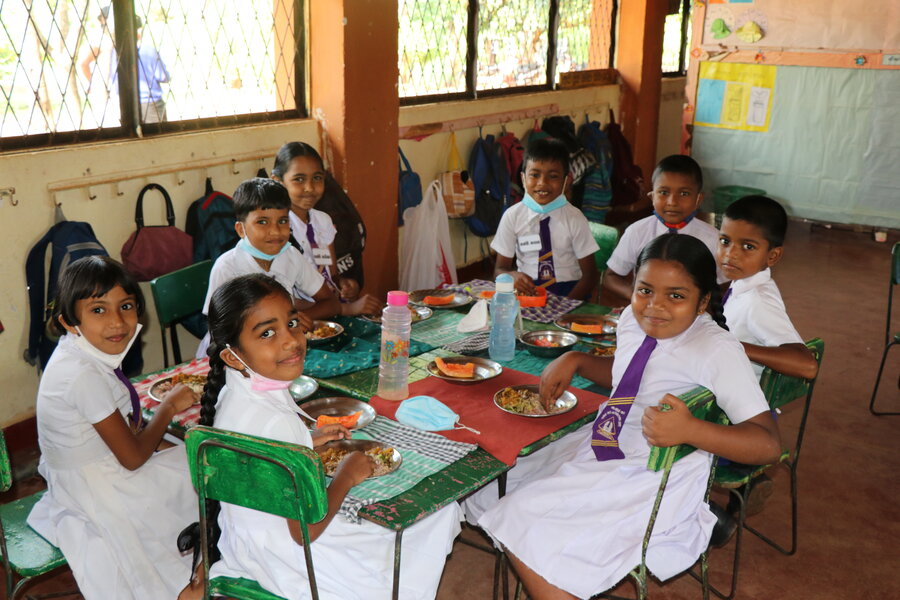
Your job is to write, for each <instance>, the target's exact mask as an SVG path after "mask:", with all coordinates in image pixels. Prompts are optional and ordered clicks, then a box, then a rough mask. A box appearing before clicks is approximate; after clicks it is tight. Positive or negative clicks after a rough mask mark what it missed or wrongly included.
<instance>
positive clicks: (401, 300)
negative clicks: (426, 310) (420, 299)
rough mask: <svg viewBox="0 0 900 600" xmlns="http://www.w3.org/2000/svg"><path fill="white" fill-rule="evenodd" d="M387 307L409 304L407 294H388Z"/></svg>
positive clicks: (397, 292)
mask: <svg viewBox="0 0 900 600" xmlns="http://www.w3.org/2000/svg"><path fill="white" fill-rule="evenodd" d="M387 303H388V306H406V305H407V304H409V294H407V293H406V292H401V291H394V292H388V295H387Z"/></svg>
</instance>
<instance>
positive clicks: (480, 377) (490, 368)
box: [425, 356, 503, 385]
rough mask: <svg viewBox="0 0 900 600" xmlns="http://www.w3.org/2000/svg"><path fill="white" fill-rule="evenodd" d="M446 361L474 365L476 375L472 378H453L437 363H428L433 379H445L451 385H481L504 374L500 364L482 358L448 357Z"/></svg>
mask: <svg viewBox="0 0 900 600" xmlns="http://www.w3.org/2000/svg"><path fill="white" fill-rule="evenodd" d="M444 361H445V362H448V363H456V364H460V363H462V364H464V363H474V364H475V373H474V375H473V376H472V377H451V376H449V375H446V374H444V373H443V372H442V371H441V370H440V369H439V368H438V366H437V363H436V362H435V361H431V362H430V363H428V364H427V365H426V366H425V370H426V371H427V372H428V374H429V375H431V376H432V377H437V378H438V379H443V380H444V381H449V382H450V383H458V384H462V385H468V384H472V383H481V382H482V381H487V380H488V379H493V378H494V377H496V376H497V375H499V374H500V373H502V372H503V367H502V366H501V365H500V363H497V362H494V361H492V360H490V359H487V358H480V357H478V356H447V357H444Z"/></svg>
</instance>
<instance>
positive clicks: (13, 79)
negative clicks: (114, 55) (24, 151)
mask: <svg viewBox="0 0 900 600" xmlns="http://www.w3.org/2000/svg"><path fill="white" fill-rule="evenodd" d="M101 2H102V6H104V7H105V6H106V5H107V4H108V2H109V0H101V1H97V0H94V1H90V2H84V1H83V2H77V3H76V2H22V1H11V0H7V1H2V2H0V97H2V102H0V137H15V136H24V135H33V134H44V133H54V132H65V131H78V130H85V129H96V128H98V127H118V126H119V102H118V95H117V94H115V92H114V90H113V91H112V92H111V89H110V88H111V87H112V74H113V73H114V72H115V64H114V63H111V62H110V60H109V49H111V48H112V45H113V42H112V39H113V38H112V32H111V27H112V24H111V20H110V22H109V23H107V20H106V19H105V18H104V17H103V15H102V14H101ZM95 54H96V55H97V56H96V60H95V58H94V55H95ZM103 56H106V60H105V61H103V60H101V59H102V57H103Z"/></svg>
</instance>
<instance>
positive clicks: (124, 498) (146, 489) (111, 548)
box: [28, 334, 197, 600]
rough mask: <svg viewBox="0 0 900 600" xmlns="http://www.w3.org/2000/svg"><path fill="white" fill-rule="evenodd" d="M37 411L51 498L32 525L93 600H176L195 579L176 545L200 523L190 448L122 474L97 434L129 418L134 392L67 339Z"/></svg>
mask: <svg viewBox="0 0 900 600" xmlns="http://www.w3.org/2000/svg"><path fill="white" fill-rule="evenodd" d="M36 410H37V423H38V442H39V444H40V448H41V461H40V465H39V469H38V470H39V471H40V473H41V475H42V476H43V477H44V479H46V480H47V493H46V494H44V496H43V497H42V498H41V499H40V501H38V503H37V504H36V505H35V506H34V508H33V509H32V511H31V514H29V516H28V524H29V525H30V526H31V527H32V528H33V529H34V530H35V531H37V532H38V533H40V534H41V535H42V536H43V537H44V538H46V539H47V540H48V541H50V543H52V544H54V545H56V546H58V547H59V548H60V549H61V550H62V552H63V554H64V555H65V557H66V561H67V562H68V563H69V566H70V567H71V569H72V573H73V574H74V576H75V581H76V582H77V584H78V588H79V590H80V591H81V593H82V595H84V597H85V598H87V599H88V600H93V599H100V598H116V599H117V600H118V599H122V600H144V599H146V598H175V597H176V596H177V595H178V593H179V591H180V590H181V588H183V587H184V586H185V584H186V582H187V581H188V579H189V578H190V575H191V556H190V555H187V556H181V554H180V553H179V552H178V549H177V548H176V546H175V540H176V539H177V537H178V533H179V532H180V531H181V530H182V529H184V528H185V527H187V526H188V525H189V524H190V523H192V522H194V521H196V520H197V494H196V493H195V492H194V488H193V486H192V485H191V479H190V473H189V471H188V464H187V457H186V455H185V452H184V446H176V447H174V448H169V449H167V450H163V451H161V452H157V453H155V454H153V456H151V457H150V458H149V459H148V460H147V462H145V463H144V464H143V465H142V466H141V467H139V468H137V469H135V470H134V471H129V470H128V469H126V468H125V467H123V466H122V465H121V464H120V463H119V461H118V459H116V457H115V455H114V454H113V453H112V450H110V448H109V447H108V446H107V445H106V443H105V442H104V441H103V439H102V438H101V437H100V434H98V433H97V430H96V429H94V424H95V423H98V422H100V421H102V420H103V419H105V418H107V417H109V416H110V415H111V414H113V413H114V412H116V411H118V412H119V413H120V414H121V415H122V417H123V418H125V417H126V416H127V414H128V413H129V412H130V410H131V400H130V396H129V393H128V390H127V388H126V387H125V385H124V384H123V383H122V382H121V381H120V380H119V379H118V378H117V377H116V376H115V374H114V373H113V371H112V369H110V368H109V367H108V366H107V365H104V364H103V363H102V362H100V361H99V360H98V359H97V358H96V357H94V356H91V355H90V354H88V353H86V352H85V351H83V350H82V349H81V348H79V347H78V346H77V345H76V344H75V342H74V339H73V338H72V336H71V335H69V334H66V335H64V336H62V337H61V338H60V340H59V345H58V346H57V347H56V349H55V350H54V352H53V355H52V356H51V357H50V361H49V362H48V363H47V368H46V369H45V370H44V373H43V375H42V376H41V383H40V387H39V389H38V397H37V409H36Z"/></svg>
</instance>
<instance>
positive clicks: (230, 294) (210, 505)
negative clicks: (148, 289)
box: [195, 273, 290, 566]
mask: <svg viewBox="0 0 900 600" xmlns="http://www.w3.org/2000/svg"><path fill="white" fill-rule="evenodd" d="M272 294H282V295H284V296H285V297H286V298H288V299H290V295H289V294H288V293H287V290H285V289H284V288H283V287H282V286H281V284H280V283H278V282H277V281H275V280H274V279H273V278H271V277H270V276H268V275H264V274H262V273H254V274H252V275H241V276H240V277H235V278H234V279H232V280H230V281H228V282H226V283H225V284H224V285H222V286H221V287H220V288H218V289H217V290H216V291H215V292H214V293H213V295H212V299H211V300H210V302H209V337H210V340H209V348H208V349H207V350H206V353H207V354H208V355H209V374H208V375H207V376H206V385H205V386H204V387H203V395H202V396H201V397H200V424H201V425H207V426H212V425H213V424H214V423H215V420H216V402H218V400H219V392H221V391H222V387H223V386H224V385H225V368H226V365H225V361H224V360H222V356H221V354H222V351H223V350H225V349H226V348H227V347H228V346H231V347H232V348H239V346H238V338H239V337H240V335H241V331H242V330H243V328H244V321H245V320H246V318H247V314H248V313H249V312H250V311H251V310H252V309H253V307H254V306H256V304H257V303H258V302H259V301H260V300H262V299H263V298H266V297H268V296H270V295H272ZM219 509H220V504H219V501H218V500H207V501H206V514H207V517H208V519H207V524H208V527H209V530H208V531H207V539H209V540H210V564H211V563H214V562H216V561H217V560H219V558H220V553H219V551H218V542H219V536H221V534H222V531H221V529H220V528H219ZM198 533H199V529H198ZM197 548H199V538H198V541H197ZM195 563H196V555H195ZM195 566H196V565H195Z"/></svg>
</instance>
